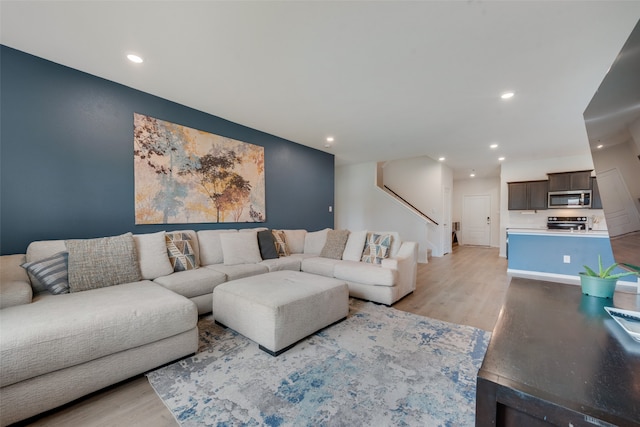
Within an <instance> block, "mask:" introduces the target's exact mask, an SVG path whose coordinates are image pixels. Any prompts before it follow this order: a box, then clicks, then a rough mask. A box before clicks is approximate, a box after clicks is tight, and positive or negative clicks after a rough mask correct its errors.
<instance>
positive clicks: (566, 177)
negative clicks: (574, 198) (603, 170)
mask: <svg viewBox="0 0 640 427" xmlns="http://www.w3.org/2000/svg"><path fill="white" fill-rule="evenodd" d="M547 175H549V191H570V190H589V189H590V188H591V171H577V172H562V173H550V174H547Z"/></svg>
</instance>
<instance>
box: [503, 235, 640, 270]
mask: <svg viewBox="0 0 640 427" xmlns="http://www.w3.org/2000/svg"><path fill="white" fill-rule="evenodd" d="M507 255H508V259H509V261H508V262H509V269H512V270H524V271H532V272H543V273H553V274H564V275H569V276H578V274H579V273H580V272H583V271H584V267H583V266H584V265H588V266H589V267H591V268H592V269H594V270H596V271H597V269H598V255H600V256H601V257H602V265H603V267H605V268H606V267H609V266H610V265H611V264H613V263H614V260H613V251H612V249H611V242H610V241H609V238H605V237H577V236H576V237H574V236H566V235H565V236H552V235H548V234H547V235H540V234H537V235H536V234H511V233H509V253H508V254H507ZM564 255H569V256H570V257H571V263H569V264H565V263H564V261H563V259H564ZM623 271H624V270H622V269H619V268H618V269H616V272H617V273H622V272H623ZM620 280H624V281H629V282H636V281H637V279H636V278H635V276H630V277H629V276H627V277H622V278H621V279H620Z"/></svg>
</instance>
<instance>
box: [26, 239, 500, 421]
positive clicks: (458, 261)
mask: <svg viewBox="0 0 640 427" xmlns="http://www.w3.org/2000/svg"><path fill="white" fill-rule="evenodd" d="M506 271H507V261H506V260H505V259H504V258H500V257H499V256H498V249H497V248H480V247H472V246H455V247H454V250H453V253H452V254H449V255H445V256H444V257H440V258H431V259H430V260H429V263H428V264H420V265H419V266H418V279H417V283H416V290H415V291H414V292H413V293H412V294H411V295H409V296H407V297H405V298H404V299H402V300H401V301H399V302H397V303H396V304H395V305H394V306H393V307H394V308H396V309H398V310H404V311H408V312H411V313H415V314H420V315H422V316H427V317H431V318H435V319H440V320H445V321H448V322H452V323H458V324H464V325H469V326H474V327H477V328H480V329H484V330H487V331H491V330H492V329H493V325H494V324H495V322H496V320H497V318H498V314H499V312H500V308H501V306H502V302H503V300H504V296H505V293H506V290H507V287H508V285H509V278H508V277H507V274H506ZM26 425H29V426H60V427H62V426H64V427H80V426H82V427H106V426H153V427H164V426H171V427H175V426H177V425H178V424H177V423H176V421H175V420H174V418H173V416H172V415H171V413H170V412H169V410H168V409H167V408H166V407H165V406H164V404H163V403H162V401H161V400H160V398H158V397H157V395H156V394H155V392H154V391H153V389H152V388H151V386H150V385H149V382H148V381H147V379H146V377H144V376H138V377H135V378H133V379H131V380H129V381H126V382H124V383H121V384H119V385H116V386H113V387H110V388H108V389H106V390H103V391H100V392H97V393H94V394H92V395H90V396H88V397H85V398H84V399H82V400H80V401H77V402H75V403H73V404H70V405H67V406H65V407H63V408H60V409H57V410H54V411H52V412H50V413H48V414H46V415H45V416H42V417H40V418H39V419H37V420H31V422H30V423H28V424H26Z"/></svg>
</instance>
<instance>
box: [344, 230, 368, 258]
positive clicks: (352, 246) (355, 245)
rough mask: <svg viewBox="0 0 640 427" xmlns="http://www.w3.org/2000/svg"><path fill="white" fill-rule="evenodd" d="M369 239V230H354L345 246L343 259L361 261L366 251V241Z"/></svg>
mask: <svg viewBox="0 0 640 427" xmlns="http://www.w3.org/2000/svg"><path fill="white" fill-rule="evenodd" d="M366 240H367V230H363V231H352V232H351V233H350V234H349V238H348V239H347V245H346V246H345V247H344V252H343V253H342V259H343V260H346V261H360V258H362V252H363V251H364V242H365V241H366Z"/></svg>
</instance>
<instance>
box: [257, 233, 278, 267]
mask: <svg viewBox="0 0 640 427" xmlns="http://www.w3.org/2000/svg"><path fill="white" fill-rule="evenodd" d="M258 247H259V248H260V256H261V257H262V259H263V260H264V259H275V258H278V250H277V249H276V240H275V239H274V237H273V233H272V232H271V230H262V231H258Z"/></svg>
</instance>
